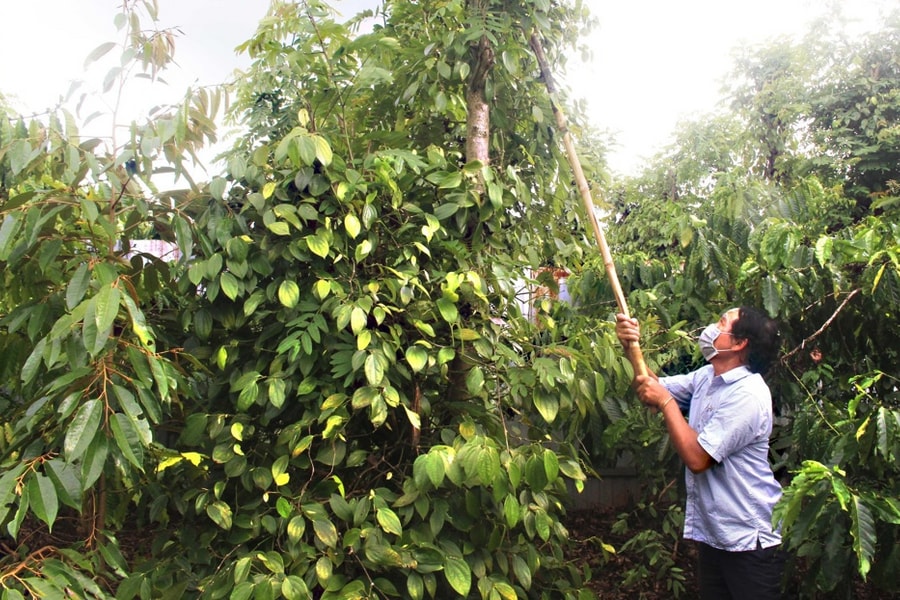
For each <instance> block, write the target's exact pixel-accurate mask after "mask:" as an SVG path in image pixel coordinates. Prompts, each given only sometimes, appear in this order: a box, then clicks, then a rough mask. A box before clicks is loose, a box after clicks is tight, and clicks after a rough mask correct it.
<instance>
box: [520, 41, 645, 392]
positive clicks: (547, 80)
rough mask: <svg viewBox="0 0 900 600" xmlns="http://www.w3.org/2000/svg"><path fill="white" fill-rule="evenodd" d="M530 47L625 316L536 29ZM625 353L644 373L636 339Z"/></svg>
mask: <svg viewBox="0 0 900 600" xmlns="http://www.w3.org/2000/svg"><path fill="white" fill-rule="evenodd" d="M531 48H532V49H533V50H534V55H535V57H536V58H537V61H538V65H539V66H540V69H541V76H542V77H543V79H544V84H545V85H546V86H547V91H548V92H549V94H550V106H551V107H552V108H553V115H554V117H555V118H556V126H557V128H558V129H559V131H560V132H562V134H563V144H564V145H565V147H566V157H567V158H568V160H569V166H571V167H572V173H573V175H574V176H575V183H576V184H577V186H578V192H579V194H580V195H581V201H582V203H583V205H584V213H585V215H586V217H587V219H588V221H589V222H590V224H591V228H592V229H593V230H594V238H595V239H596V240H597V245H598V246H599V247H600V254H601V255H602V256H603V264H604V266H605V267H606V275H607V277H608V278H609V283H610V285H611V286H612V290H613V295H614V296H615V297H616V304H618V305H619V311H620V312H621V313H623V314H624V315H625V316H628V314H629V313H628V304H627V303H626V302H625V294H624V293H623V292H622V286H621V284H620V283H619V276H618V275H617V274H616V265H615V263H613V258H612V254H611V253H610V251H609V245H608V244H607V243H606V236H605V235H604V234H603V230H602V229H601V228H600V224H599V223H598V222H597V216H596V215H595V214H594V200H593V198H592V197H591V190H590V187H589V186H588V183H587V178H585V176H584V171H583V170H582V168H581V161H580V160H579V159H578V154H577V153H576V152H575V142H574V141H572V136H571V134H569V126H568V124H567V122H566V116H565V115H564V114H563V112H562V110H561V109H560V107H559V104H558V102H557V101H556V85H555V84H554V82H553V75H552V74H551V73H550V68H549V67H548V66H547V58H546V56H544V48H543V46H542V45H541V39H540V37H539V36H538V34H537V32H534V33H532V34H531ZM625 354H626V355H627V356H628V360H629V362H631V366H632V368H633V369H634V374H635V375H647V374H648V371H647V365H646V364H645V363H644V354H643V353H642V352H641V347H640V345H639V344H638V343H637V342H633V343H630V344H628V346H626V347H625Z"/></svg>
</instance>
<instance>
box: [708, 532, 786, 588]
mask: <svg viewBox="0 0 900 600" xmlns="http://www.w3.org/2000/svg"><path fill="white" fill-rule="evenodd" d="M697 548H698V550H699V557H700V559H699V573H700V598H702V600H729V599H730V600H782V598H783V597H784V595H783V593H782V590H781V581H782V576H783V574H784V563H785V557H784V554H783V553H782V551H781V546H774V547H772V548H758V549H756V550H749V551H747V552H728V551H726V550H718V549H716V548H713V547H712V546H708V545H707V544H704V543H701V542H698V543H697Z"/></svg>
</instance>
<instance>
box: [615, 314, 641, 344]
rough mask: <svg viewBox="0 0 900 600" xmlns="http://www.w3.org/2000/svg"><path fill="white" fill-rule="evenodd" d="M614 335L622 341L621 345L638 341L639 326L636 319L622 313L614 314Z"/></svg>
mask: <svg viewBox="0 0 900 600" xmlns="http://www.w3.org/2000/svg"><path fill="white" fill-rule="evenodd" d="M616 337H618V338H619V341H620V342H622V346H624V347H626V348H627V347H628V345H629V344H631V343H640V341H641V328H640V326H639V325H638V321H637V319H635V318H633V317H626V316H625V315H623V314H622V313H619V314H617V315H616Z"/></svg>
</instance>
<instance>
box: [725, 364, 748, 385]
mask: <svg viewBox="0 0 900 600" xmlns="http://www.w3.org/2000/svg"><path fill="white" fill-rule="evenodd" d="M750 375H753V371H751V370H750V367H748V366H747V365H741V366H739V367H735V368H733V369H731V370H729V371H725V372H724V373H722V374H721V375H719V377H721V378H722V381H723V382H724V383H734V382H735V381H738V380H739V379H743V378H744V377H749V376H750Z"/></svg>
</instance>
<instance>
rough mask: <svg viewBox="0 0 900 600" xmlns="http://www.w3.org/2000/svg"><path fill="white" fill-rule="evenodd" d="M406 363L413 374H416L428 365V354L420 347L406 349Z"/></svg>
mask: <svg viewBox="0 0 900 600" xmlns="http://www.w3.org/2000/svg"><path fill="white" fill-rule="evenodd" d="M406 362H407V363H409V366H410V368H412V370H413V372H415V373H418V372H419V371H421V370H422V369H424V368H425V365H426V364H428V352H427V351H426V350H425V349H424V348H422V346H418V345H414V346H410V347H409V348H407V349H406Z"/></svg>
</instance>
